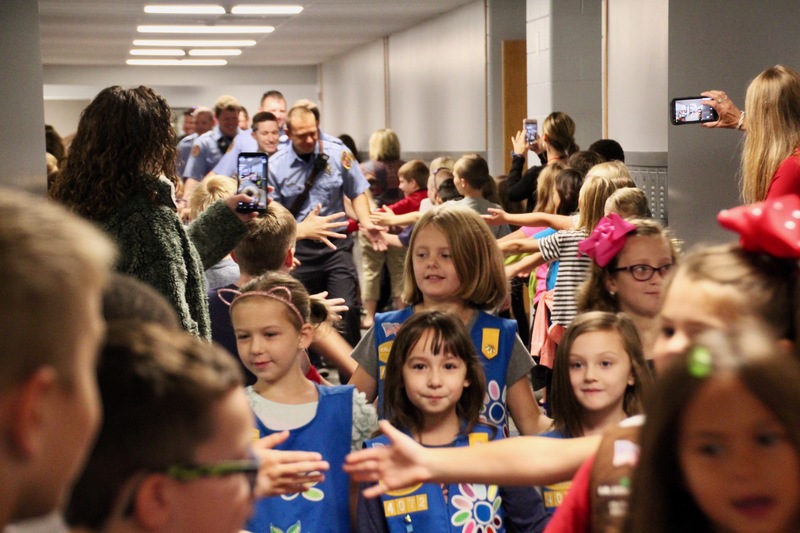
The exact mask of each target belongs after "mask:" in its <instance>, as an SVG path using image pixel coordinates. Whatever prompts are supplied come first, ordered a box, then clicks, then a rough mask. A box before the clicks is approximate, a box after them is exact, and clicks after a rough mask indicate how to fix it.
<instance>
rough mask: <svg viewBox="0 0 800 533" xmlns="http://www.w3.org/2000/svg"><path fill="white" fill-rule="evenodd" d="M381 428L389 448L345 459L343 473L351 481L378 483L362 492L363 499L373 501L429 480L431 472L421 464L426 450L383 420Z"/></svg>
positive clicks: (353, 454)
mask: <svg viewBox="0 0 800 533" xmlns="http://www.w3.org/2000/svg"><path fill="white" fill-rule="evenodd" d="M380 427H381V431H383V433H384V435H386V436H387V437H388V438H389V440H390V441H391V445H389V446H382V447H375V448H367V449H364V450H361V451H358V452H354V453H351V454H350V455H348V456H347V457H346V458H345V464H344V470H345V472H347V473H349V474H350V477H351V478H352V479H353V480H354V481H363V482H370V481H372V482H376V481H377V482H378V483H377V484H376V485H374V486H371V487H369V488H367V489H365V490H364V491H363V494H364V497H366V498H374V497H376V496H380V495H381V494H384V493H385V492H387V491H390V490H397V489H402V488H405V487H408V486H411V485H415V484H417V483H425V482H426V481H428V480H429V479H431V477H432V473H431V472H430V470H429V469H428V468H427V467H426V466H424V464H423V462H424V456H425V448H423V447H422V446H421V445H420V444H419V443H417V442H416V441H415V440H414V439H412V438H411V437H409V436H408V435H406V434H404V433H402V432H400V431H398V430H397V429H395V428H394V427H393V426H392V425H391V424H390V423H389V422H388V421H386V420H381V422H380Z"/></svg>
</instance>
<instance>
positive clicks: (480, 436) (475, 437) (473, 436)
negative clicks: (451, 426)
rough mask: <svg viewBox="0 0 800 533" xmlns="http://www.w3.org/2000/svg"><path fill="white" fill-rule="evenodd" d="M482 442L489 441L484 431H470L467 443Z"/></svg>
mask: <svg viewBox="0 0 800 533" xmlns="http://www.w3.org/2000/svg"><path fill="white" fill-rule="evenodd" d="M484 442H489V435H487V434H486V433H470V434H469V445H470V446H472V445H474V444H483V443H484Z"/></svg>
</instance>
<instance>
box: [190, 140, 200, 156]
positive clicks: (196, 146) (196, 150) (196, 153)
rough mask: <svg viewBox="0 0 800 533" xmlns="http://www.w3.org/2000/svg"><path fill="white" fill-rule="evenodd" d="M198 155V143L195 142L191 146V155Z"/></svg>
mask: <svg viewBox="0 0 800 533" xmlns="http://www.w3.org/2000/svg"><path fill="white" fill-rule="evenodd" d="M198 155H200V145H199V144H196V143H195V144H194V146H192V157H197V156H198Z"/></svg>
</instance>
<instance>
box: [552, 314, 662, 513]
mask: <svg viewBox="0 0 800 533" xmlns="http://www.w3.org/2000/svg"><path fill="white" fill-rule="evenodd" d="M650 381H651V380H650V374H649V373H648V370H647V368H646V366H645V362H644V357H643V355H642V344H641V342H640V341H639V335H638V334H637V333H636V328H635V327H634V325H633V322H632V321H631V319H629V318H628V317H627V316H625V315H624V314H614V313H606V312H603V311H590V312H588V313H583V314H580V315H578V316H577V317H575V320H573V321H572V324H571V325H570V327H569V328H567V331H566V333H565V334H564V339H563V341H562V343H561V344H560V345H559V347H558V352H557V354H556V363H555V366H554V367H553V384H552V388H551V389H550V391H549V396H548V398H549V402H550V408H551V413H552V415H553V430H552V431H549V432H547V433H545V434H544V436H546V437H553V438H559V439H569V438H574V437H583V436H588V435H601V434H602V433H603V432H604V431H605V430H606V429H608V428H610V427H612V426H614V425H616V424H619V423H620V422H621V421H622V420H624V419H625V418H628V417H630V416H633V415H637V414H639V413H640V412H641V400H642V393H643V391H644V390H645V388H646V387H647V386H648V384H649V383H650ZM569 486H570V484H569V482H567V483H559V484H558V485H549V486H545V487H542V496H543V497H544V503H545V508H546V509H547V510H548V511H549V512H551V513H552V512H554V511H555V509H556V508H557V507H558V506H559V505H560V504H561V502H562V501H563V499H564V496H565V495H566V493H567V491H568V490H569Z"/></svg>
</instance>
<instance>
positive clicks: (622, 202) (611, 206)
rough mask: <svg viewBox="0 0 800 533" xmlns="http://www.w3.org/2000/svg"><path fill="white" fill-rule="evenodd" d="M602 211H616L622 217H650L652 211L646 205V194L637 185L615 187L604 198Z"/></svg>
mask: <svg viewBox="0 0 800 533" xmlns="http://www.w3.org/2000/svg"><path fill="white" fill-rule="evenodd" d="M604 211H605V212H606V214H608V213H616V214H618V215H619V216H621V217H622V218H634V217H636V218H650V217H651V216H653V215H652V213H651V212H650V207H649V206H648V205H647V195H646V194H645V193H644V191H643V190H641V189H639V188H637V187H623V188H621V189H617V190H616V191H614V193H613V194H612V195H611V196H609V197H608V200H606V206H605V209H604Z"/></svg>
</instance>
